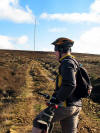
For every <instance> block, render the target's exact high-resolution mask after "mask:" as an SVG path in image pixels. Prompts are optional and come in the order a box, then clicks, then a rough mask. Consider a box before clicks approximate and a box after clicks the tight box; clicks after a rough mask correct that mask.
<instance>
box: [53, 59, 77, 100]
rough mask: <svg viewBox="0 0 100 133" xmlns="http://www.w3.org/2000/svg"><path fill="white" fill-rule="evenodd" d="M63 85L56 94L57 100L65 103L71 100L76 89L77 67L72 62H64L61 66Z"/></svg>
mask: <svg viewBox="0 0 100 133" xmlns="http://www.w3.org/2000/svg"><path fill="white" fill-rule="evenodd" d="M61 76H62V84H61V87H60V89H59V90H58V91H57V92H56V98H57V99H58V100H59V101H65V100H66V99H67V98H69V97H70V96H71V95H72V93H73V92H74V90H75V88H76V78H75V66H74V64H73V63H72V62H71V61H68V60H67V61H66V60H65V61H63V62H62V64H61Z"/></svg>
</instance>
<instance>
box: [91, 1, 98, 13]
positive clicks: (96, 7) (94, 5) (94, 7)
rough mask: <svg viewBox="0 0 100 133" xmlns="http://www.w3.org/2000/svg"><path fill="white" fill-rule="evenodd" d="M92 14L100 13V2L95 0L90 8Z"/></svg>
mask: <svg viewBox="0 0 100 133" xmlns="http://www.w3.org/2000/svg"><path fill="white" fill-rule="evenodd" d="M90 9H91V12H94V13H100V0H95V1H94V3H93V4H91V6H90Z"/></svg>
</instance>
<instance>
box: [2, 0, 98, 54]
mask: <svg viewBox="0 0 100 133" xmlns="http://www.w3.org/2000/svg"><path fill="white" fill-rule="evenodd" d="M59 37H67V38H70V39H72V40H73V41H74V45H73V47H72V52H77V53H90V54H99V55H100V0H0V49H11V50H30V51H34V50H35V51H54V46H52V45H51V43H52V42H53V41H55V40H56V39H57V38H59Z"/></svg>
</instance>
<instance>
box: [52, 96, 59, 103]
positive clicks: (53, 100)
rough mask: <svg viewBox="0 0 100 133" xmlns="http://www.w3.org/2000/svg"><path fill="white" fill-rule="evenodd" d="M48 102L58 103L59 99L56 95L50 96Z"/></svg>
mask: <svg viewBox="0 0 100 133" xmlns="http://www.w3.org/2000/svg"><path fill="white" fill-rule="evenodd" d="M50 102H51V103H54V104H59V103H60V101H59V100H58V99H57V98H56V97H52V98H51V100H50Z"/></svg>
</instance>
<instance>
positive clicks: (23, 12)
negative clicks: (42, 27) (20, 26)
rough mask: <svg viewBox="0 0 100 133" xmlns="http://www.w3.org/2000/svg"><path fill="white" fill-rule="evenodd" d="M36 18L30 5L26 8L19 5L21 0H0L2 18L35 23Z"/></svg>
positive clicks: (0, 17) (0, 15)
mask: <svg viewBox="0 0 100 133" xmlns="http://www.w3.org/2000/svg"><path fill="white" fill-rule="evenodd" d="M34 18H35V17H34V15H33V14H32V11H31V10H30V9H29V7H28V6H26V8H25V9H24V8H22V7H21V6H20V5H19V0H0V19H6V20H11V21H14V22H16V23H33V22H34Z"/></svg>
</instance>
